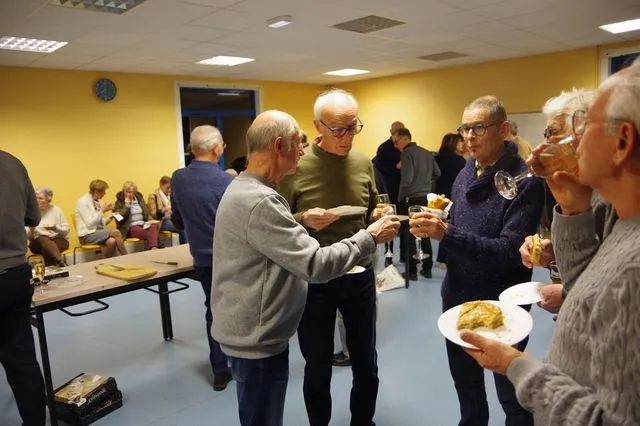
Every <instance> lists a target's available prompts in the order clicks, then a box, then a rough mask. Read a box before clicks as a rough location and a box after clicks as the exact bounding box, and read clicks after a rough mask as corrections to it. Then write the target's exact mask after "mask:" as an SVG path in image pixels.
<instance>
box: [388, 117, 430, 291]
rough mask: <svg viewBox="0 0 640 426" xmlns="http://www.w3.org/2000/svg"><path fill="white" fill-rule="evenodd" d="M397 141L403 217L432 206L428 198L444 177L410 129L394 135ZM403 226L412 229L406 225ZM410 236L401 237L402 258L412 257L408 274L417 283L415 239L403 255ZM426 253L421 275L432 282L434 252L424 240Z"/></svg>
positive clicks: (426, 240) (423, 245)
mask: <svg viewBox="0 0 640 426" xmlns="http://www.w3.org/2000/svg"><path fill="white" fill-rule="evenodd" d="M393 141H394V143H395V145H396V146H397V147H398V150H399V151H400V153H401V154H400V162H401V164H402V167H401V168H400V189H399V191H398V206H399V207H398V208H399V210H398V211H399V212H400V213H402V214H407V211H408V208H409V206H414V205H418V206H426V205H427V204H429V201H428V200H427V195H428V194H429V193H430V192H431V188H432V187H433V183H434V182H435V180H436V179H438V177H440V168H439V167H438V164H437V163H436V162H435V159H434V157H433V154H432V153H431V152H429V151H427V150H426V149H424V148H422V147H421V146H418V144H416V143H415V142H412V138H411V132H409V129H398V130H397V131H396V132H395V133H394V134H393ZM403 226H408V224H407V223H406V222H405V223H404V224H403ZM406 238H407V233H406V231H405V232H402V233H401V234H400V247H401V249H400V254H401V256H402V255H405V256H406V255H408V257H409V260H408V263H407V259H406V258H405V259H404V261H405V263H406V264H407V265H409V268H408V269H407V272H405V273H408V274H409V277H410V279H412V280H417V279H418V277H417V264H418V261H417V260H416V259H414V258H413V256H414V255H415V253H416V238H415V237H414V236H413V235H411V236H410V238H411V242H410V244H409V253H403V252H404V250H403V249H404V248H405V247H406V241H405V240H406ZM420 245H421V246H422V251H423V252H424V253H425V254H426V255H427V256H429V257H427V258H426V259H424V260H422V269H421V271H420V274H421V275H422V276H423V277H425V278H431V268H432V267H433V250H432V249H431V241H429V238H422V240H421V241H420Z"/></svg>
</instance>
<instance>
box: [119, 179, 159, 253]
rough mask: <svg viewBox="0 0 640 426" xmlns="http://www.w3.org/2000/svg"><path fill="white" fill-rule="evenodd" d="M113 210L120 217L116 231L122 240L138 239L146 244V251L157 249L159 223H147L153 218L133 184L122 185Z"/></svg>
mask: <svg viewBox="0 0 640 426" xmlns="http://www.w3.org/2000/svg"><path fill="white" fill-rule="evenodd" d="M114 210H115V211H116V212H118V213H119V214H120V216H122V219H121V220H119V221H118V230H119V231H120V233H121V234H122V236H123V237H124V238H139V239H141V240H145V241H146V242H147V248H148V249H155V248H158V233H159V232H160V226H159V222H158V221H154V223H149V222H148V221H149V220H150V219H153V218H152V217H151V215H150V214H149V209H148V208H147V205H146V204H145V202H144V197H143V196H142V194H141V193H140V192H139V191H138V186H137V185H136V184H135V182H132V181H130V180H129V181H126V182H125V183H124V184H123V185H122V191H120V192H118V193H117V194H116V204H115V207H114Z"/></svg>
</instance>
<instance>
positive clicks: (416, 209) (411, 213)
mask: <svg viewBox="0 0 640 426" xmlns="http://www.w3.org/2000/svg"><path fill="white" fill-rule="evenodd" d="M424 211H427V210H426V207H425V206H418V205H416V206H409V210H408V213H409V218H413V216H414V215H416V214H417V213H422V212H424ZM416 248H417V252H416V254H414V255H413V258H414V259H416V260H424V259H428V258H429V255H428V254H425V253H423V251H422V238H420V237H416Z"/></svg>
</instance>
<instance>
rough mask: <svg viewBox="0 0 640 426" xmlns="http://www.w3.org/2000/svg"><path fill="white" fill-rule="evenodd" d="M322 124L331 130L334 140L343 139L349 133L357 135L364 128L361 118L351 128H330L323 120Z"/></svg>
mask: <svg viewBox="0 0 640 426" xmlns="http://www.w3.org/2000/svg"><path fill="white" fill-rule="evenodd" d="M320 123H322V125H323V126H324V127H326V128H327V129H329V131H330V132H331V135H332V136H333V137H334V138H342V137H344V135H346V134H347V133H349V134H350V135H351V136H354V135H357V134H358V133H360V132H361V131H362V128H363V127H364V124H362V121H360V118H356V121H355V122H354V123H353V124H352V125H351V126H348V127H329V126H327V125H326V124H325V122H324V121H322V120H320Z"/></svg>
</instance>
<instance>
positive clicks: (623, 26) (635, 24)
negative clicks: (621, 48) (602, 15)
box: [600, 19, 640, 34]
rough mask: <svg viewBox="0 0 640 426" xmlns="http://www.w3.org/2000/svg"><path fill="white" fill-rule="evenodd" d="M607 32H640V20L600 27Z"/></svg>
mask: <svg viewBox="0 0 640 426" xmlns="http://www.w3.org/2000/svg"><path fill="white" fill-rule="evenodd" d="M600 28H602V29H603V30H605V31H609V32H610V33H613V34H620V33H627V32H629V31H636V30H640V19H632V20H630V21H622V22H615V23H613V24H607V25H600Z"/></svg>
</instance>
